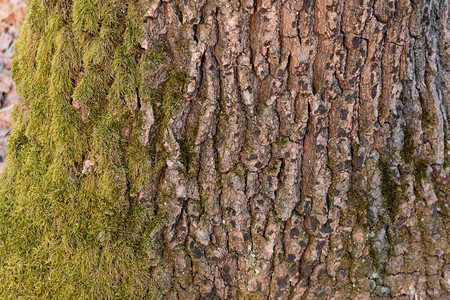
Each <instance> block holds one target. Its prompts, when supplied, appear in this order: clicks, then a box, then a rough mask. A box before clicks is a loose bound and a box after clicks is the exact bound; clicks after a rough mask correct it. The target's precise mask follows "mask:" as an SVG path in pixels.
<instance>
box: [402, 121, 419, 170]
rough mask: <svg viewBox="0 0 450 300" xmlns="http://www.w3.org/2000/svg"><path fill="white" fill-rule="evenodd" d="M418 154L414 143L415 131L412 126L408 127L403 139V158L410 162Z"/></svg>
mask: <svg viewBox="0 0 450 300" xmlns="http://www.w3.org/2000/svg"><path fill="white" fill-rule="evenodd" d="M415 154H416V147H415V145H414V131H413V129H412V128H411V127H406V130H405V135H404V139H403V149H402V158H403V160H404V161H405V162H406V163H408V164H410V163H411V162H412V160H413V158H414V156H415Z"/></svg>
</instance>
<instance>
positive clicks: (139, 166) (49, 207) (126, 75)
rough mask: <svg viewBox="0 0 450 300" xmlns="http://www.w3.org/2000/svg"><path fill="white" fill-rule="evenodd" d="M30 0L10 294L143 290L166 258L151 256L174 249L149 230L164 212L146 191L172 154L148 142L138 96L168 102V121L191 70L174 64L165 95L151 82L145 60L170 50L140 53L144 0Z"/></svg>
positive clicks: (12, 183) (77, 295)
mask: <svg viewBox="0 0 450 300" xmlns="http://www.w3.org/2000/svg"><path fill="white" fill-rule="evenodd" d="M27 4H28V14H27V19H26V21H25V23H24V25H23V27H22V30H21V33H20V37H19V40H18V42H17V44H16V48H15V51H16V56H15V58H14V61H13V76H14V80H15V82H16V84H17V89H18V92H19V95H20V101H19V103H18V105H17V106H16V107H15V109H14V115H13V119H14V123H13V132H12V135H11V137H10V140H9V144H8V149H9V150H8V151H9V152H8V157H7V167H6V170H5V172H4V173H3V174H2V177H1V179H0V182H1V187H0V210H1V214H0V241H1V242H0V278H1V279H2V280H1V281H0V298H2V299H10V298H23V299H142V298H144V297H145V296H146V295H147V294H148V292H149V290H151V289H154V288H155V285H154V282H155V280H156V279H155V278H156V277H155V276H157V275H158V272H157V271H155V272H152V270H157V269H158V268H156V266H157V264H158V262H159V261H160V258H159V257H158V255H157V257H156V258H155V259H154V260H149V259H148V255H149V253H152V252H155V253H156V252H159V249H160V248H161V247H164V246H161V245H159V242H158V241H157V240H155V239H156V238H155V239H154V238H150V237H149V236H151V235H150V233H151V232H153V231H154V230H155V229H156V228H158V227H159V226H161V224H163V223H164V217H165V216H164V211H163V210H162V211H161V212H159V213H158V214H156V215H155V214H154V212H153V211H151V210H147V209H145V208H144V207H143V206H142V205H141V204H140V203H139V202H138V201H137V195H138V194H139V192H140V191H141V190H142V189H143V188H144V187H145V186H147V185H149V184H150V183H151V178H153V177H152V176H153V174H157V173H158V174H159V173H160V172H162V170H163V169H164V165H165V157H166V153H164V152H163V151H160V152H158V153H157V155H156V156H155V157H156V158H157V159H156V160H153V158H154V157H153V156H152V155H153V154H154V153H151V151H150V150H149V149H148V148H147V146H145V145H143V144H142V143H141V142H140V137H141V135H142V127H143V126H142V122H143V116H142V112H141V111H140V110H139V109H138V105H137V104H138V103H137V102H138V101H139V95H138V94H139V93H142V94H143V97H142V98H145V97H147V98H146V100H147V101H152V104H153V102H157V101H160V102H161V103H162V104H163V105H162V108H163V109H161V111H160V115H159V116H157V118H158V122H159V123H160V124H163V123H165V122H168V120H170V118H171V116H172V114H173V113H174V112H175V110H176V108H177V107H178V105H179V103H180V102H181V99H182V96H183V93H184V86H185V78H186V75H185V73H184V72H183V71H182V70H179V69H175V70H173V71H172V72H170V76H169V79H168V81H167V82H166V83H165V86H164V91H163V92H161V93H160V94H157V93H155V94H151V93H150V91H149V90H148V89H146V88H144V85H145V80H143V78H142V73H143V69H146V66H147V65H149V64H150V65H151V64H154V65H158V64H159V63H160V62H161V57H162V55H161V56H160V57H157V56H156V55H149V56H146V55H142V53H141V52H142V49H141V48H140V45H139V44H140V39H141V36H142V32H141V29H140V28H141V21H142V16H143V13H144V11H143V9H142V8H141V7H140V4H139V2H138V1H128V0H127V1H107V2H105V1H97V0H94V1H86V0H74V1H73V2H72V1H63V0H59V1H57V0H54V1H39V0H30V1H29V2H28V3H27ZM138 92H139V93H138ZM147 95H151V97H148V96H147ZM158 95H160V97H161V99H156V98H157V96H158ZM153 96H154V97H153ZM75 103H78V104H80V103H81V104H82V105H84V106H85V107H86V108H87V112H88V114H87V117H86V118H82V116H81V115H80V114H79V112H78V111H77V109H76V107H75ZM87 159H89V160H91V161H93V162H95V170H94V171H92V172H91V173H85V172H83V165H84V162H85V160H87ZM157 250H158V251H157Z"/></svg>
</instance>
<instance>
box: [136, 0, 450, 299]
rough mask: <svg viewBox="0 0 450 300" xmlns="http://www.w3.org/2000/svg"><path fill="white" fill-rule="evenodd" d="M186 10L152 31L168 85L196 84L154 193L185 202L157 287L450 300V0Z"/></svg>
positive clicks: (178, 117) (260, 295)
mask: <svg viewBox="0 0 450 300" xmlns="http://www.w3.org/2000/svg"><path fill="white" fill-rule="evenodd" d="M181 2H182V3H180V4H176V3H175V2H170V1H168V2H166V1H161V2H160V1H152V4H151V5H150V7H149V11H148V12H147V14H146V20H145V25H144V26H145V30H146V35H147V39H146V40H145V41H143V47H144V48H146V51H154V50H155V49H158V47H161V46H162V45H163V44H164V45H165V46H166V47H169V48H170V49H171V51H172V52H173V53H174V56H173V57H171V58H170V61H169V60H167V61H166V63H167V64H162V65H161V66H160V67H158V69H157V70H156V71H155V74H154V76H153V79H152V80H153V82H154V85H155V87H157V86H158V84H162V83H163V82H164V78H167V69H168V67H167V65H168V64H170V65H175V66H178V67H182V68H184V69H185V70H186V71H187V74H188V79H189V80H188V85H187V91H186V93H185V95H184V100H183V103H182V105H181V106H180V107H179V109H177V111H176V113H175V114H174V115H173V117H172V118H171V120H170V122H169V125H168V126H167V129H165V130H164V137H163V143H161V145H163V147H164V149H165V150H166V151H167V152H168V153H169V157H168V159H167V164H166V166H165V167H163V169H162V171H161V172H160V173H159V174H158V176H157V178H155V180H154V181H153V185H151V186H150V187H149V188H148V189H147V190H146V191H145V192H144V193H143V195H142V199H141V200H142V201H147V202H148V203H149V206H150V203H154V201H153V200H154V199H156V198H158V197H161V194H164V197H166V198H167V201H166V202H165V204H166V205H165V206H164V207H158V206H156V207H153V209H155V211H158V210H160V209H164V210H165V211H166V213H167V214H168V216H169V217H168V220H169V221H168V222H167V223H165V224H163V225H162V226H161V227H159V229H158V233H154V234H155V238H156V239H159V241H161V243H160V244H161V245H164V246H161V248H160V249H159V251H160V252H159V255H161V256H162V257H163V259H162V266H161V268H160V270H161V271H160V276H159V278H160V280H159V283H158V286H157V287H156V288H157V289H158V290H159V291H162V292H163V294H164V295H165V296H166V297H167V298H168V299H171V298H179V299H194V298H197V299H230V298H234V299H325V298H334V299H355V298H357V299H369V298H374V299H377V298H394V299H397V298H398V299H427V298H432V299H444V298H447V297H450V290H449V289H450V264H449V259H450V257H449V254H450V252H449V243H448V241H449V240H448V229H449V221H450V219H449V215H448V213H449V206H448V205H449V204H448V199H449V196H450V189H449V181H448V176H449V174H448V173H449V167H448V159H449V140H448V135H449V123H448V117H449V110H448V109H449V99H450V98H449V84H450V74H449V48H448V46H449V28H448V26H449V23H448V15H449V9H448V8H449V6H448V1H446V0H432V1H424V0H411V1H410V0H397V1H396V0H391V1H389V0H375V1H373V0H346V1H331V0H330V1H326V0H316V1H310V0H289V1H266V0H258V1H253V0H252V1H249V0H241V1H239V0H227V1H220V0H216V1H214V0H203V1H201V0H197V1H192V0H189V1H184V2H183V1H181ZM179 32H182V35H183V39H181V40H180V39H179V38H178V37H177V34H179ZM180 45H181V46H180ZM147 115H148V119H147V122H148V126H149V128H151V126H152V123H153V117H152V112H151V111H150V112H148V114H147ZM156 134H158V132H153V133H152V130H151V129H150V137H151V138H152V135H153V136H154V135H156ZM153 138H154V137H153ZM144 194H145V195H144Z"/></svg>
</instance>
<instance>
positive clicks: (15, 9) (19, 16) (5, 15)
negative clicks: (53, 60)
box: [0, 0, 25, 172]
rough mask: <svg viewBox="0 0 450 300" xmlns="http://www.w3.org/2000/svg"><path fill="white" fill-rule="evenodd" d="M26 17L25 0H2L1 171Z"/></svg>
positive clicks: (0, 18) (0, 7) (0, 72)
mask: <svg viewBox="0 0 450 300" xmlns="http://www.w3.org/2000/svg"><path fill="white" fill-rule="evenodd" d="M24 17H25V1H24V0H0V172H1V171H3V168H4V165H5V154H6V141H7V139H8V136H9V133H10V131H11V109H12V106H13V105H14V103H15V102H16V101H17V94H16V89H15V87H14V83H13V81H12V79H11V59H12V55H13V47H14V42H15V41H16V39H17V35H18V33H19V29H20V25H21V24H22V22H23V20H24Z"/></svg>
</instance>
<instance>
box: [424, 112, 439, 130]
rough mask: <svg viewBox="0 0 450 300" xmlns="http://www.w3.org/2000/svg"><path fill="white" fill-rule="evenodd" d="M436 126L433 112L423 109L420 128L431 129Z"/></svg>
mask: <svg viewBox="0 0 450 300" xmlns="http://www.w3.org/2000/svg"><path fill="white" fill-rule="evenodd" d="M434 126H436V119H435V116H434V114H433V112H432V111H431V110H430V109H424V110H423V111H422V128H424V129H425V128H432V127H434Z"/></svg>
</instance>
